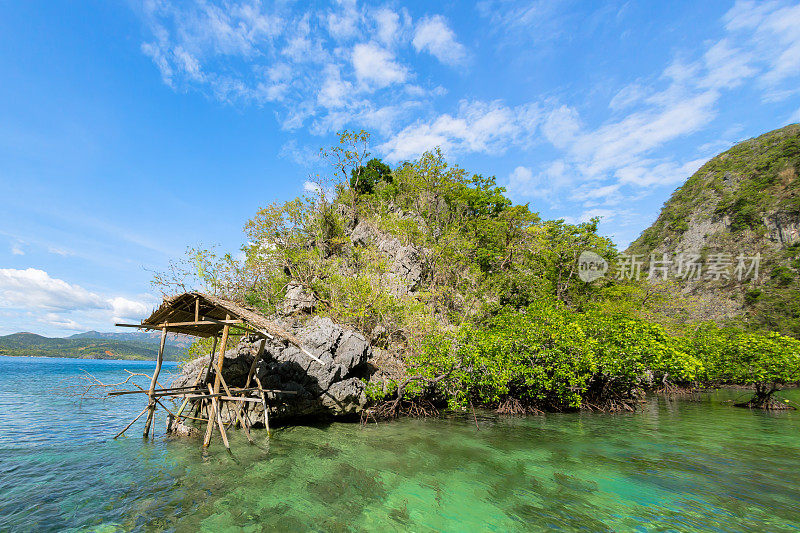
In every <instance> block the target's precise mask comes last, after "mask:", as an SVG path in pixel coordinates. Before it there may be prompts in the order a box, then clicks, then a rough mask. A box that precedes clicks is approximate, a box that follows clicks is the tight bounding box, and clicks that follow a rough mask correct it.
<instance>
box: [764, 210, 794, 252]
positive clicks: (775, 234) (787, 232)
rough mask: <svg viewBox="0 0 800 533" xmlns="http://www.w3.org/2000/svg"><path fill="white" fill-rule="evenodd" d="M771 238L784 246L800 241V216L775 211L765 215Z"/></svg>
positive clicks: (765, 223) (765, 222)
mask: <svg viewBox="0 0 800 533" xmlns="http://www.w3.org/2000/svg"><path fill="white" fill-rule="evenodd" d="M762 221H763V222H764V225H765V226H767V231H768V232H769V239H770V240H771V241H772V242H774V243H776V244H779V245H780V246H782V247H786V246H791V245H793V244H795V243H796V242H800V217H798V216H797V215H794V216H793V215H790V214H789V213H783V212H774V213H769V214H767V215H766V216H764V217H763V219H762Z"/></svg>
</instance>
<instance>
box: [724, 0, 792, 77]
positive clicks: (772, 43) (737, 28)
mask: <svg viewBox="0 0 800 533" xmlns="http://www.w3.org/2000/svg"><path fill="white" fill-rule="evenodd" d="M725 21H726V25H725V27H726V29H727V30H728V31H729V32H730V33H732V34H734V35H737V36H741V38H743V39H744V40H745V42H746V43H747V45H748V46H750V47H751V48H753V49H754V56H756V57H757V58H758V60H759V62H761V63H763V64H764V72H763V74H762V75H761V76H760V81H762V82H763V83H764V84H765V85H766V86H775V85H777V84H780V83H783V82H787V81H789V80H791V79H795V80H796V78H797V77H798V75H800V31H798V28H800V4H797V3H794V2H791V3H788V2H774V1H773V2H750V1H748V2H741V1H740V2H737V3H736V5H734V7H733V8H731V10H730V11H728V13H727V14H726V15H725ZM795 89H796V87H795Z"/></svg>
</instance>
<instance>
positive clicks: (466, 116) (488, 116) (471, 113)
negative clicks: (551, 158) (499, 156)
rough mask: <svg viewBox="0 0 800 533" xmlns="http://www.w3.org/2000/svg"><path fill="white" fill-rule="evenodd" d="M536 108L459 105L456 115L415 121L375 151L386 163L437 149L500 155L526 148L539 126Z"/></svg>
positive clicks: (537, 108)
mask: <svg viewBox="0 0 800 533" xmlns="http://www.w3.org/2000/svg"><path fill="white" fill-rule="evenodd" d="M539 120H540V113H539V107H538V105H523V106H518V107H515V108H510V107H507V106H505V105H503V104H502V103H500V102H498V101H495V102H480V101H476V102H468V101H461V102H460V103H459V107H458V113H457V114H456V115H455V116H453V115H450V114H443V115H440V116H438V117H436V118H434V119H433V120H431V121H427V122H423V121H418V122H417V123H415V124H412V125H411V126H408V127H406V128H404V129H403V130H401V131H400V132H399V133H397V134H396V135H394V136H393V137H392V138H390V139H389V140H388V141H386V142H385V143H384V144H382V145H381V146H380V147H379V150H380V151H381V152H382V153H384V154H385V156H386V159H387V160H389V161H400V160H403V159H409V158H413V157H417V156H419V155H420V154H422V153H423V152H425V151H427V150H431V149H433V148H435V147H437V146H439V147H441V148H442V150H443V151H444V152H445V153H453V152H484V153H503V152H504V151H505V150H506V149H507V148H508V147H510V146H513V145H517V146H520V145H526V144H527V143H529V142H530V141H531V138H532V136H533V134H534V132H535V130H536V127H537V126H538V124H539Z"/></svg>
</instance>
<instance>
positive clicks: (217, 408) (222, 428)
mask: <svg viewBox="0 0 800 533" xmlns="http://www.w3.org/2000/svg"><path fill="white" fill-rule="evenodd" d="M208 392H212V389H211V385H210V384H209V385H208ZM211 404H212V406H213V409H214V411H215V412H216V413H217V417H216V418H217V425H218V426H219V433H220V435H222V443H223V444H224V445H225V447H226V448H227V449H229V450H230V449H231V445H230V444H228V435H227V433H225V424H223V423H222V414H221V413H220V411H222V409H221V407H222V406H221V405H217V398H216V397H212V398H211ZM209 422H210V419H209Z"/></svg>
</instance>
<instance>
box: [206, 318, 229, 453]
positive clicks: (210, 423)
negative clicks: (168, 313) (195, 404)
mask: <svg viewBox="0 0 800 533" xmlns="http://www.w3.org/2000/svg"><path fill="white" fill-rule="evenodd" d="M229 318H230V315H226V319H229ZM229 330H230V326H229V325H227V324H226V325H225V327H224V328H223V329H222V342H221V343H220V348H219V356H218V357H217V376H216V378H215V379H214V389H213V390H212V391H211V393H212V394H217V393H219V384H220V376H221V375H222V363H223V361H224V359H225V347H226V346H227V344H228V331H229ZM206 381H208V376H206ZM208 388H209V389H211V384H210V383H209V384H208ZM216 410H217V404H216V401H215V400H214V398H212V399H211V414H210V415H209V417H208V427H207V428H206V437H205V439H204V440H203V446H204V447H206V448H207V447H208V445H209V444H211V434H212V432H213V431H214V430H213V428H214V422H213V420H214V413H215V412H216ZM222 431H225V428H222ZM223 435H224V434H223ZM223 440H227V437H224V438H223Z"/></svg>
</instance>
